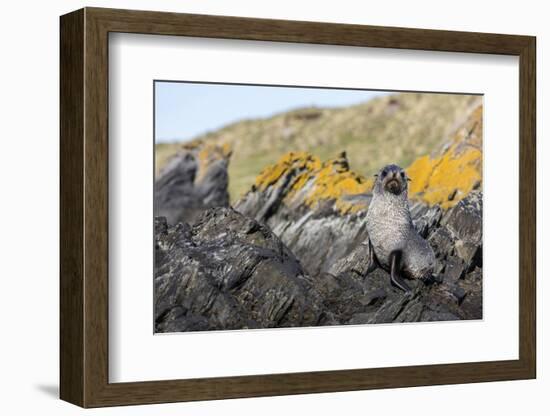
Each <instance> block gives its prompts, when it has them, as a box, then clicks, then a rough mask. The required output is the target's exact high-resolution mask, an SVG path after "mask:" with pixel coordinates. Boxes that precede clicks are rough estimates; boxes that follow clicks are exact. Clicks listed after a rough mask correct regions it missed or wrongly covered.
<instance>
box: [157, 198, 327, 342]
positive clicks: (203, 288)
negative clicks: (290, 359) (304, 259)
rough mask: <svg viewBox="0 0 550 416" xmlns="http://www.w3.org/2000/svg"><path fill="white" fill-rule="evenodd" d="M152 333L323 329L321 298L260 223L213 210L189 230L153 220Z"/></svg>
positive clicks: (221, 210) (310, 282)
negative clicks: (300, 328) (299, 328)
mask: <svg viewBox="0 0 550 416" xmlns="http://www.w3.org/2000/svg"><path fill="white" fill-rule="evenodd" d="M155 241H156V246H155V280H154V281H155V322H156V331H157V332H173V331H200V330H213V329H244V328H270V327H287V326H312V325H319V324H322V322H323V319H325V320H326V318H324V317H323V308H322V300H321V297H320V296H319V294H318V293H317V291H316V289H315V287H314V284H313V282H312V280H311V278H310V277H309V276H308V275H307V274H306V273H305V271H304V269H303V268H302V266H301V265H300V262H299V261H298V260H297V259H296V257H295V256H294V255H293V254H292V253H291V252H290V251H289V250H288V248H287V247H286V246H285V245H284V244H283V243H282V242H281V241H280V240H279V238H277V236H276V235H275V234H274V233H273V232H272V231H271V230H270V229H269V228H268V227H266V226H265V225H263V224H261V223H259V222H257V221H255V220H253V219H251V218H247V217H245V216H243V215H241V214H239V213H238V212H236V211H234V210H233V209H231V208H212V209H210V210H208V211H206V212H205V213H204V214H203V215H202V216H201V217H200V218H199V219H198V221H197V223H196V224H195V225H194V226H193V227H190V226H189V225H187V224H178V225H177V226H175V227H170V226H168V225H167V223H166V220H165V219H164V218H157V219H156V222H155Z"/></svg>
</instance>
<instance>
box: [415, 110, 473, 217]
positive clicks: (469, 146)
mask: <svg viewBox="0 0 550 416" xmlns="http://www.w3.org/2000/svg"><path fill="white" fill-rule="evenodd" d="M481 130H482V109H481V106H480V107H478V108H476V109H475V110H474V111H473V112H472V114H471V115H470V117H469V118H468V120H467V121H466V122H465V123H464V125H463V126H462V128H461V129H459V130H458V131H457V132H456V134H455V136H454V138H453V140H452V141H451V145H450V146H448V148H447V149H446V150H444V151H443V153H442V154H440V155H439V156H436V157H433V158H431V157H429V156H423V157H421V158H419V159H417V160H415V161H414V162H413V163H412V164H411V165H410V166H409V168H408V169H407V174H408V176H409V177H410V178H411V179H412V181H411V183H410V187H409V196H410V197H411V198H413V199H419V200H421V201H423V202H426V203H428V204H430V205H434V204H440V205H441V207H442V208H444V209H447V208H450V207H452V206H454V205H456V203H457V202H458V201H460V200H461V199H462V198H464V197H465V196H466V195H468V193H469V192H470V191H472V190H473V189H475V188H476V187H478V186H480V185H481V181H482V158H483V157H482V156H483V155H482V151H481Z"/></svg>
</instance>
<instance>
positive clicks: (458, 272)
mask: <svg viewBox="0 0 550 416" xmlns="http://www.w3.org/2000/svg"><path fill="white" fill-rule="evenodd" d="M465 268H466V265H465V264H464V262H462V261H461V260H460V259H459V258H458V257H454V256H450V257H448V258H447V262H446V264H445V271H444V272H443V281H444V282H449V283H450V284H452V283H455V282H456V281H458V280H459V279H461V278H462V277H463V276H464V272H465Z"/></svg>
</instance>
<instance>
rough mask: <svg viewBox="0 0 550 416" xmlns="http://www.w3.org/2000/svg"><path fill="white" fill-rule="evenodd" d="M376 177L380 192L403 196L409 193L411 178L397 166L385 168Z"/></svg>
mask: <svg viewBox="0 0 550 416" xmlns="http://www.w3.org/2000/svg"><path fill="white" fill-rule="evenodd" d="M376 176H377V179H376V185H377V186H376V188H377V190H378V191H379V192H389V193H391V194H393V195H401V194H402V193H403V192H406V191H407V181H408V180H409V178H408V177H407V174H406V173H405V171H404V170H403V169H401V168H400V167H399V166H397V165H387V166H384V167H383V168H382V169H381V170H380V172H378V175H376Z"/></svg>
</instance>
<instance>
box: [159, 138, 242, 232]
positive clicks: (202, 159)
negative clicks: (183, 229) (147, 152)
mask: <svg viewBox="0 0 550 416" xmlns="http://www.w3.org/2000/svg"><path fill="white" fill-rule="evenodd" d="M230 156H231V151H230V150H229V149H227V148H224V147H220V146H206V145H203V146H201V147H189V146H187V147H183V148H182V149H181V151H180V152H179V153H177V154H176V155H175V156H173V157H172V158H171V159H170V160H169V161H168V163H167V164H166V166H165V167H164V168H163V169H162V170H161V172H160V173H159V175H158V177H157V179H156V181H155V216H156V217H165V218H166V220H167V222H168V223H169V224H177V223H178V222H187V223H191V224H192V223H193V222H194V221H195V220H196V218H197V217H198V216H199V215H200V214H201V213H202V212H203V211H204V210H206V209H208V208H211V207H226V206H229V193H228V191H227V186H228V181H229V179H228V174H227V167H228V163H229V158H230Z"/></svg>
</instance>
